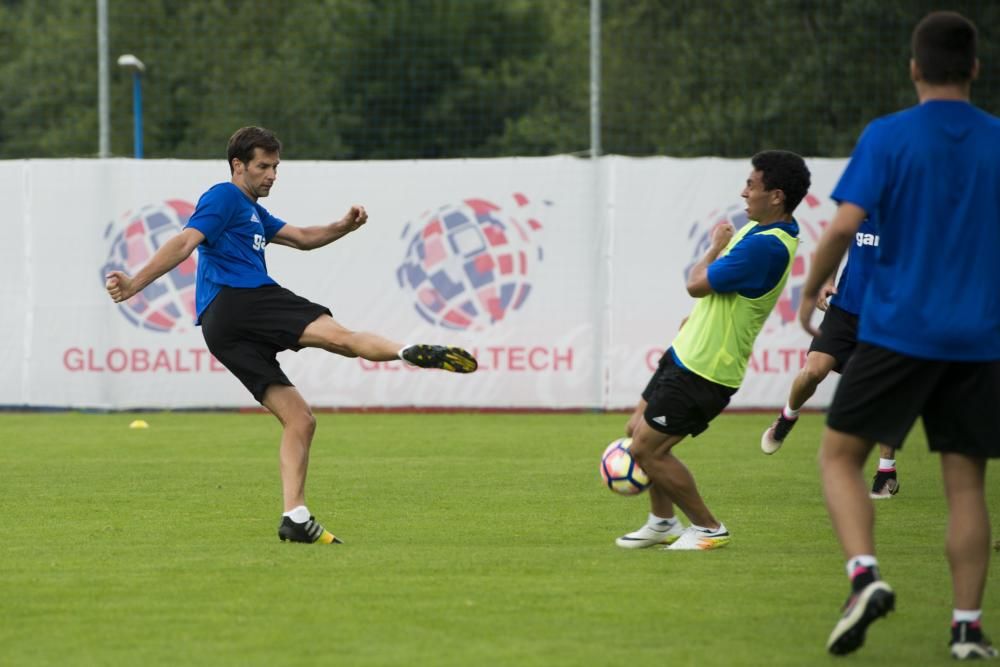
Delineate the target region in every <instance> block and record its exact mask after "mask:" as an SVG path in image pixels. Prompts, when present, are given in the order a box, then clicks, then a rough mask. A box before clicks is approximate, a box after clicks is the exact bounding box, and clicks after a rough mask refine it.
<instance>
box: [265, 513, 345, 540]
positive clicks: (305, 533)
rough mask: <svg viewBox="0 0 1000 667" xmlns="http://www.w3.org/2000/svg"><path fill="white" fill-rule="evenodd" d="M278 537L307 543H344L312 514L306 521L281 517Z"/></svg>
mask: <svg viewBox="0 0 1000 667" xmlns="http://www.w3.org/2000/svg"><path fill="white" fill-rule="evenodd" d="M278 537H279V538H280V539H281V541H282V542H303V543H305V544H343V543H344V541H343V540H341V539H340V538H339V537H337V536H336V535H334V534H333V533H331V532H330V531H328V530H327V529H326V528H324V527H323V526H321V525H320V524H319V522H318V521H316V517H314V516H311V517H309V520H308V521H306V522H305V523H295V522H294V521H292V519H291V517H287V516H283V517H281V525H280V526H278Z"/></svg>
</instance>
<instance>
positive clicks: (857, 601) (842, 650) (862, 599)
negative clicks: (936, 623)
mask: <svg viewBox="0 0 1000 667" xmlns="http://www.w3.org/2000/svg"><path fill="white" fill-rule="evenodd" d="M895 606H896V594H895V593H894V592H893V591H892V588H890V587H889V584H887V583H885V582H884V581H882V580H881V579H875V580H873V581H871V582H870V583H869V584H868V585H866V586H865V587H864V588H862V589H860V590H859V591H857V592H855V593H852V594H851V597H849V598H847V603H846V604H845V605H844V610H843V615H842V616H841V617H840V620H839V621H837V625H836V626H834V628H833V632H831V633H830V638H829V639H828V640H827V642H826V650H827V651H829V652H830V653H832V654H834V655H846V654H848V653H851V652H853V651H856V650H857V649H859V648H861V645H862V644H864V643H865V633H866V632H867V631H868V626H869V625H871V624H872V623H873V622H874V621H877V620H878V619H880V618H882V617H883V616H885V615H886V614H888V613H889V612H890V611H892V610H893V609H894V608H895Z"/></svg>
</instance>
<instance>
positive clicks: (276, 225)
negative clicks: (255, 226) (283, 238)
mask: <svg viewBox="0 0 1000 667" xmlns="http://www.w3.org/2000/svg"><path fill="white" fill-rule="evenodd" d="M257 212H258V213H259V214H260V224H261V225H262V226H263V227H264V238H265V239H266V240H267V242H268V243H270V242H271V239H273V238H274V235H275V234H277V233H278V232H279V231H281V228H282V227H284V226H285V224H286V223H285V221H284V220H281V219H280V218H276V217H274V216H273V215H271V213H270V212H269V211H268V210H267V209H266V208H264V207H263V206H261V205H260V204H257Z"/></svg>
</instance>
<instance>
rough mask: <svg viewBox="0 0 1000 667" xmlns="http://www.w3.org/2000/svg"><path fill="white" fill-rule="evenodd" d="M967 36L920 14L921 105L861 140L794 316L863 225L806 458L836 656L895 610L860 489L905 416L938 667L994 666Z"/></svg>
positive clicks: (988, 388) (998, 357)
mask: <svg viewBox="0 0 1000 667" xmlns="http://www.w3.org/2000/svg"><path fill="white" fill-rule="evenodd" d="M976 40H977V36H976V28H975V26H974V25H973V24H972V23H971V22H970V21H969V20H967V19H966V18H965V17H963V16H961V15H960V14H957V13H954V12H933V13H931V14H928V15H927V16H926V17H924V19H923V20H921V21H920V23H919V24H918V25H917V27H916V28H915V30H914V31H913V36H912V46H911V48H912V59H911V60H910V78H911V79H912V80H913V82H914V86H915V88H916V92H917V97H918V99H919V103H918V104H917V105H916V106H913V107H910V108H908V109H905V110H903V111H900V112H897V113H894V114H890V115H888V116H884V117H882V118H878V119H876V120H874V121H872V122H871V123H869V124H868V126H867V127H866V128H865V130H864V132H863V133H862V134H861V137H860V138H859V139H858V142H857V145H856V146H855V148H854V151H853V153H852V155H851V159H850V161H849V162H848V164H847V167H846V168H845V170H844V173H843V175H842V176H841V178H840V181H839V182H838V183H837V186H836V188H835V189H834V191H833V198H834V199H835V200H837V201H838V202H839V203H840V206H839V208H838V210H837V213H836V215H835V216H834V219H833V222H832V223H831V224H830V226H829V227H828V228H827V229H826V231H825V232H824V233H823V236H822V237H821V239H820V241H819V244H818V246H817V248H816V254H815V258H814V260H813V263H812V266H811V267H810V270H809V275H808V276H807V278H806V283H805V285H804V287H803V297H802V303H801V305H800V309H799V317H800V320H801V322H802V324H803V327H804V328H805V329H806V330H807V331H808V332H810V333H812V334H813V335H815V334H816V332H815V330H814V329H813V326H812V324H811V318H812V315H813V304H814V303H815V300H816V298H817V297H818V296H819V291H820V289H821V288H822V286H823V285H824V283H825V282H826V281H827V280H828V279H829V277H830V276H831V275H833V273H834V271H836V269H837V266H838V265H839V264H840V261H841V259H842V258H843V256H844V252H845V251H846V250H847V247H848V245H849V244H850V243H851V241H852V240H853V239H854V238H855V234H856V233H857V231H858V229H859V227H860V225H861V222H862V221H863V220H864V219H865V218H866V217H867V216H869V215H872V216H874V217H875V218H876V219H877V220H878V223H879V256H878V262H877V263H876V264H875V268H874V270H873V272H872V276H871V280H870V282H869V283H868V288H867V292H866V294H865V300H864V303H863V305H862V308H861V314H860V320H859V322H860V324H859V329H858V340H859V344H858V348H857V350H855V352H854V356H853V357H852V359H851V363H850V364H848V366H847V368H846V369H844V374H843V377H842V378H841V381H840V384H839V385H838V387H837V391H836V392H835V394H834V397H833V403H832V405H831V407H830V410H829V413H828V415H827V422H826V428H825V430H824V432H823V441H822V444H821V446H820V456H819V459H820V470H821V475H822V481H823V493H824V497H825V499H826V506H827V510H828V511H829V513H830V518H831V520H832V524H833V528H834V531H835V533H836V535H837V538H838V540H839V541H840V544H841V547H842V549H843V553H844V556H845V557H846V561H847V562H846V566H847V574H848V577H849V578H850V580H851V593H850V596H849V597H848V599H847V602H846V604H845V605H844V608H843V611H842V615H841V618H840V620H839V621H838V622H837V624H836V626H835V627H834V629H833V631H832V632H831V634H830V637H829V639H828V641H827V649H828V650H829V651H830V652H831V653H834V654H845V653H850V652H852V651H854V650H856V649H857V648H859V647H860V646H861V645H862V644H863V643H864V640H865V634H866V632H867V629H868V626H869V625H870V624H871V623H872V622H873V621H875V620H877V619H879V618H881V617H882V616H885V615H886V614H887V613H889V612H890V611H891V610H892V609H893V608H894V606H895V599H896V595H895V593H894V591H893V590H892V587H891V586H889V584H888V583H886V582H885V581H883V580H882V577H881V573H880V570H879V563H878V560H877V559H876V557H875V538H874V522H875V521H874V508H873V504H872V500H871V499H870V498H869V497H868V489H867V488H866V484H865V479H864V475H863V467H864V463H865V459H866V458H867V456H868V454H869V453H870V451H871V449H872V447H873V446H874V443H876V442H883V443H886V444H889V445H892V446H894V447H897V448H898V447H899V446H900V445H902V443H903V440H904V438H905V437H906V435H907V433H908V432H909V431H910V429H911V428H912V426H913V424H914V423H915V421H916V419H917V417H921V418H922V421H923V426H924V430H925V432H926V435H927V442H928V445H929V447H930V449H931V450H932V451H935V452H938V453H939V454H940V456H941V473H942V477H943V480H944V491H945V498H946V499H947V503H948V529H947V535H946V552H947V556H948V564H949V567H950V570H951V579H952V594H953V610H952V623H951V642H950V650H951V655H952V657H954V658H956V659H960V660H964V659H968V658H989V657H996V656H997V651H996V649H995V648H994V647H993V646H992V645H991V644H990V642H989V641H988V639H987V638H986V636H985V635H984V634H983V630H982V602H983V595H984V591H985V587H986V576H987V572H988V570H989V558H990V542H991V540H990V522H989V513H988V510H987V505H986V495H985V488H986V467H987V461H988V459H990V458H997V457H1000V436H998V434H1000V409H998V407H1000V290H998V289H997V285H1000V261H998V258H1000V150H997V147H998V146H1000V119H998V118H997V117H995V116H993V115H991V114H989V113H986V112H985V111H983V110H981V109H978V108H977V107H975V106H973V105H972V103H971V101H970V100H971V88H972V81H973V80H974V79H975V78H976V77H977V75H978V73H979V61H978V59H977V58H976Z"/></svg>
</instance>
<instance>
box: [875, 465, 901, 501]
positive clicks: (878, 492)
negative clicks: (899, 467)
mask: <svg viewBox="0 0 1000 667" xmlns="http://www.w3.org/2000/svg"><path fill="white" fill-rule="evenodd" d="M897 493H899V480H898V479H896V471H895V470H877V471H876V472H875V479H874V480H872V491H871V494H870V495H871V497H872V498H873V499H874V500H879V499H882V498H892V497H893V496H894V495H896V494H897Z"/></svg>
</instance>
